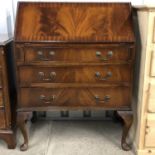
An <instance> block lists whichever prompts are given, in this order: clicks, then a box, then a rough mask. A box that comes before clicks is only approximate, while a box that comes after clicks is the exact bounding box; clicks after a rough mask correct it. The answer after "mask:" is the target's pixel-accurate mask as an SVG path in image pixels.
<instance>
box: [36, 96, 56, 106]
mask: <svg viewBox="0 0 155 155" xmlns="http://www.w3.org/2000/svg"><path fill="white" fill-rule="evenodd" d="M39 98H40V100H41V101H42V102H44V103H46V104H50V103H52V102H53V101H54V100H55V99H56V96H55V95H52V96H50V97H46V96H45V95H43V94H42V95H40V97H39Z"/></svg>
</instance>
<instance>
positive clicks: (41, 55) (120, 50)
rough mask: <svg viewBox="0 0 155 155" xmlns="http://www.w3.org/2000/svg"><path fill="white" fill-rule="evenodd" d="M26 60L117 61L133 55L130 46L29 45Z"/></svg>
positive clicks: (26, 50) (127, 58)
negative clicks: (60, 46) (44, 46)
mask: <svg viewBox="0 0 155 155" xmlns="http://www.w3.org/2000/svg"><path fill="white" fill-rule="evenodd" d="M24 51H25V61H26V62H37V61H52V62H115V61H127V60H129V59H130V57H131V55H130V54H131V53H130V51H129V48H125V47H115V48H114V47H113V48H110V47H109V48H83V49H82V48H43V47H33V48H32V47H31V48H30V47H27V48H25V49H24Z"/></svg>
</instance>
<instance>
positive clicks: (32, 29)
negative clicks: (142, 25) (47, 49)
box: [15, 2, 135, 43]
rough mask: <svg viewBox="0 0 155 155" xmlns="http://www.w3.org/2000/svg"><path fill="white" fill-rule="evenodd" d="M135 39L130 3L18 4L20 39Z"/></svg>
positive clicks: (16, 35)
mask: <svg viewBox="0 0 155 155" xmlns="http://www.w3.org/2000/svg"><path fill="white" fill-rule="evenodd" d="M134 40H135V38H134V32H133V25H132V8H131V5H130V3H49V2H48V3H47V2H46V3H45V2H19V3H18V12H17V18H16V28H15V41H16V42H65V43H66V42H67V43H68V42H69V43H71V42H75V43H76V42H82V43H83V42H84V43H85V42H86V43H87V42H90V43H93V42H95V43H96V42H100V43H105V42H107V43H111V42H116V43H117V42H134Z"/></svg>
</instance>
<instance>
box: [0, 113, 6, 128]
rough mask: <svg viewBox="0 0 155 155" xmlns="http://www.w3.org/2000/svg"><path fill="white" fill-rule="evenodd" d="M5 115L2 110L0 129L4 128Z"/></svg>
mask: <svg viewBox="0 0 155 155" xmlns="http://www.w3.org/2000/svg"><path fill="white" fill-rule="evenodd" d="M5 123H6V122H5V113H4V111H3V110H0V129H3V128H5V127H6V124H5Z"/></svg>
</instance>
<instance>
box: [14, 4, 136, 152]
mask: <svg viewBox="0 0 155 155" xmlns="http://www.w3.org/2000/svg"><path fill="white" fill-rule="evenodd" d="M132 24H133V23H132V7H131V5H130V4H129V3H43V2H37V3H36V2H19V3H18V12H17V18H16V28H15V42H14V48H15V50H14V53H15V58H16V73H17V81H18V109H17V112H18V116H17V122H18V125H19V127H20V128H21V131H22V133H23V136H24V144H22V145H21V150H26V149H27V148H28V136H27V131H26V128H25V120H27V119H28V117H29V116H30V115H31V113H32V112H33V111H44V110H45V111H46V110H54V109H60V110H64V109H65V110H70V109H77V110H79V109H81V110H85V109H87V110H94V109H103V110H114V111H118V114H119V115H120V116H121V117H122V119H123V120H124V132H123V137H122V148H123V149H124V150H129V149H130V146H129V145H128V144H127V143H126V136H127V133H128V130H129V128H130V126H131V124H132V111H131V102H132V85H133V65H134V56H135V37H134V32H133V25H132Z"/></svg>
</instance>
